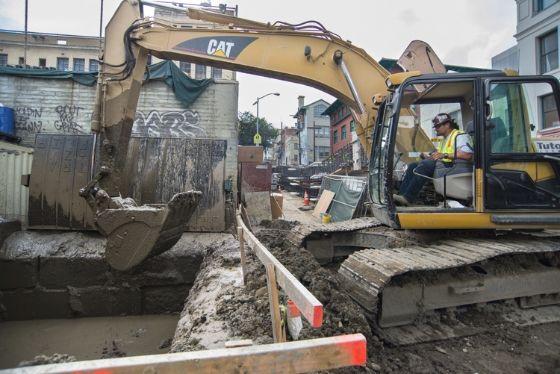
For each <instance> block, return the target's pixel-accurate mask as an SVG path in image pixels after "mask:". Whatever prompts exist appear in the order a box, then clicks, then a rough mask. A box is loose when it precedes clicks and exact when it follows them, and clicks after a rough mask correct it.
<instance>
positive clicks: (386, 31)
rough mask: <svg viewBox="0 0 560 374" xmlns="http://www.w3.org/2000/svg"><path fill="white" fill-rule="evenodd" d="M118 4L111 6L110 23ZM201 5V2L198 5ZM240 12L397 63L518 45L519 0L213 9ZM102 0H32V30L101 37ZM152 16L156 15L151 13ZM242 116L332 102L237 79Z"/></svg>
mask: <svg viewBox="0 0 560 374" xmlns="http://www.w3.org/2000/svg"><path fill="white" fill-rule="evenodd" d="M119 2H120V1H119V0H105V10H104V12H105V17H104V22H107V21H108V19H109V17H110V16H111V14H112V13H113V12H114V11H115V9H116V6H117V4H118V3H119ZM192 2H195V1H192ZM224 2H225V3H227V4H228V5H229V6H235V5H238V6H239V16H240V17H244V18H249V19H254V20H258V21H276V20H282V21H287V22H290V23H298V22H302V21H307V20H310V19H313V20H317V21H319V22H321V23H322V24H323V25H325V26H326V27H327V28H328V29H329V30H331V31H333V32H336V33H337V34H339V35H340V36H342V37H343V38H344V39H347V40H351V41H352V43H354V44H355V45H357V46H359V47H362V48H364V49H365V50H366V51H367V52H368V53H369V54H370V55H371V56H372V57H374V58H375V59H376V60H379V59H381V58H382V57H387V58H398V57H399V56H400V55H401V53H402V51H403V50H404V48H405V47H406V46H407V45H408V43H409V42H410V41H411V40H414V39H420V40H424V41H426V42H428V43H429V44H430V45H431V46H432V48H433V49H434V50H435V52H436V53H437V54H438V55H439V56H440V58H441V59H442V60H443V62H444V63H447V64H455V65H467V66H474V67H490V63H491V62H490V59H491V58H492V56H494V55H495V54H497V53H499V52H501V51H503V50H505V49H507V48H509V47H511V46H513V45H514V44H515V39H514V38H513V35H514V33H515V22H516V21H515V20H516V5H515V1H514V0H453V1H449V0H447V1H446V0H393V1H381V0H369V1H365V0H364V1H359V0H354V1H325V0H323V1H320V0H297V1H296V0H282V1H278V0H276V1H265V0H222V1H219V0H213V2H212V4H213V5H218V4H219V3H224ZM24 3H25V2H24V0H0V9H1V11H0V28H3V29H17V30H23V25H24ZM99 4H100V0H29V30H30V31H39V32H52V33H66V34H80V35H97V34H98V30H99ZM148 14H149V13H148ZM238 80H239V110H240V111H245V110H249V111H253V112H255V111H256V110H255V108H254V107H253V106H252V103H253V102H254V101H255V98H256V97H257V96H262V95H263V94H266V93H268V92H279V93H280V96H279V97H277V96H270V97H268V98H266V99H264V100H262V101H261V104H260V115H261V116H263V117H265V118H266V119H267V120H268V121H269V122H272V123H273V124H274V125H275V126H277V127H280V122H283V123H284V126H286V125H288V126H291V125H293V123H294V120H293V118H292V117H291V116H292V114H293V113H295V112H296V110H297V96H299V95H304V96H305V101H306V103H311V102H312V101H315V100H317V99H319V98H323V99H325V100H327V101H328V102H332V101H333V100H334V98H333V97H331V96H329V95H327V94H324V93H322V92H321V91H318V90H315V89H313V88H309V87H305V86H302V85H297V84H292V83H287V82H282V81H278V80H273V79H269V78H262V77H256V76H251V75H247V74H241V73H239V74H238Z"/></svg>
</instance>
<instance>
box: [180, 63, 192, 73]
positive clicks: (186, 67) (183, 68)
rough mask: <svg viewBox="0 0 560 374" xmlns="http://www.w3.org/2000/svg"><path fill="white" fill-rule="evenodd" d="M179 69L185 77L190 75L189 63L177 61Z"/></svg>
mask: <svg viewBox="0 0 560 374" xmlns="http://www.w3.org/2000/svg"><path fill="white" fill-rule="evenodd" d="M179 69H181V71H182V72H183V73H185V74H187V75H189V76H190V75H191V63H190V62H186V61H179Z"/></svg>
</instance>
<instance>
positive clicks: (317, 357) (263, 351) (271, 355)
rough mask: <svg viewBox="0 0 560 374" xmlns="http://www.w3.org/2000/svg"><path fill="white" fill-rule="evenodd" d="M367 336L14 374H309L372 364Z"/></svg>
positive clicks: (127, 359) (34, 368)
mask: <svg viewBox="0 0 560 374" xmlns="http://www.w3.org/2000/svg"><path fill="white" fill-rule="evenodd" d="M366 359H367V352H366V338H365V337H364V336H363V335H362V334H352V335H341V336H333V337H329V338H319V339H310V340H300V341H295V342H287V343H276V344H265V345H257V346H251V347H238V348H221V349H212V350H206V351H194V352H181V353H168V354H159V355H145V356H133V357H121V358H109V359H104V360H91V361H78V362H68V363H63V364H51V365H39V366H29V367H25V368H16V369H12V370H11V372H13V373H28V374H36V373H78V372H80V373H115V374H120V373H127V374H128V373H142V372H154V373H308V372H317V371H321V370H331V369H336V368H341V367H347V366H363V365H365V364H366Z"/></svg>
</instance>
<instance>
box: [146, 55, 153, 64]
mask: <svg viewBox="0 0 560 374" xmlns="http://www.w3.org/2000/svg"><path fill="white" fill-rule="evenodd" d="M151 64H152V55H148V59H147V60H146V65H151Z"/></svg>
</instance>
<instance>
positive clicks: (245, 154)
mask: <svg viewBox="0 0 560 374" xmlns="http://www.w3.org/2000/svg"><path fill="white" fill-rule="evenodd" d="M263 156H264V153H263V147H261V146H254V145H238V146H237V162H263Z"/></svg>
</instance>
